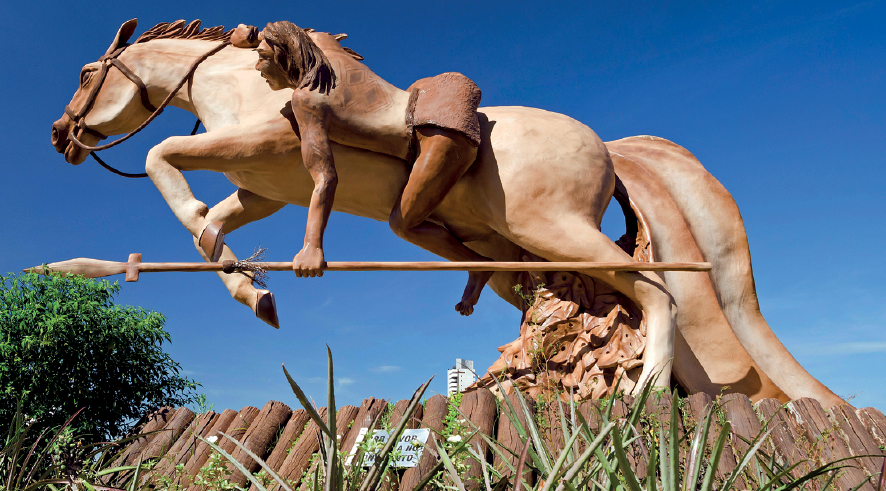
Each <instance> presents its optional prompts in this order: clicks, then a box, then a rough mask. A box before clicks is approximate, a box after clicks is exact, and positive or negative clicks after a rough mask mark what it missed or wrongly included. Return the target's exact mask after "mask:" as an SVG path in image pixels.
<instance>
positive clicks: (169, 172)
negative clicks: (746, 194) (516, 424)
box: [52, 20, 842, 407]
mask: <svg viewBox="0 0 886 491" xmlns="http://www.w3.org/2000/svg"><path fill="white" fill-rule="evenodd" d="M135 24H136V22H135V20H133V21H129V22H127V23H125V24H123V26H121V28H120V30H119V31H118V33H117V36H116V38H115V39H114V41H113V43H112V44H111V46H110V47H109V48H108V51H107V53H106V54H105V56H104V57H102V59H100V60H99V61H97V62H93V63H89V64H87V65H86V66H84V68H83V70H82V72H81V77H80V80H81V85H80V87H79V88H78V89H77V91H76V92H75V94H74V97H73V98H72V100H71V102H70V104H69V105H68V107H67V108H66V111H65V114H64V115H63V116H62V118H61V119H59V120H58V121H56V122H55V123H54V124H53V135H52V143H53V145H54V146H55V148H56V149H57V150H58V151H59V152H61V153H64V155H65V160H67V161H68V162H69V163H72V164H75V165H76V164H80V163H82V162H83V161H84V160H85V159H86V158H87V156H88V154H89V151H90V150H91V149H101V148H105V147H107V145H98V143H99V142H100V141H101V140H102V139H104V138H106V135H119V134H124V133H130V135H127V138H128V136H131V134H132V133H133V132H134V131H137V130H139V129H141V128H142V127H144V125H145V124H146V122H149V121H150V120H151V119H153V117H155V116H156V115H157V114H158V111H156V109H157V108H158V107H159V109H160V110H161V111H162V109H163V107H165V105H166V104H169V105H172V106H175V107H179V108H182V109H184V110H186V111H189V112H191V113H193V114H195V115H197V116H198V117H199V118H200V120H201V121H202V122H203V124H204V126H205V128H206V132H205V133H202V134H196V135H192V136H174V137H171V138H167V139H166V140H164V141H163V142H161V143H159V144H158V145H156V146H155V147H153V148H152V149H151V150H150V152H149V153H148V156H147V161H146V172H147V174H148V175H149V176H150V177H151V179H152V180H153V182H154V184H155V185H156V186H157V188H158V189H159V190H160V192H161V194H162V195H163V197H164V199H165V200H166V202H167V203H168V204H169V205H170V208H171V209H172V211H173V213H174V214H175V215H176V217H177V218H178V219H179V220H180V221H181V223H182V224H183V225H184V226H185V228H186V229H187V230H188V231H189V232H190V233H191V235H192V236H193V238H194V241H195V245H196V246H197V249H198V251H199V252H200V253H201V255H202V256H203V257H204V259H206V260H207V261H212V260H236V257H235V256H234V253H233V252H232V251H231V250H230V248H228V246H227V245H224V244H223V233H231V232H233V231H235V230H236V229H238V228H239V227H241V226H243V225H245V224H247V223H250V222H252V221H255V220H259V219H262V218H265V217H267V216H269V215H271V214H273V213H275V212H276V211H278V210H280V209H281V208H283V207H284V206H285V205H287V204H296V205H300V206H306V207H309V220H308V221H309V223H308V227H307V233H306V239H305V247H303V248H302V250H301V251H300V252H299V255H297V256H296V260H295V261H294V263H293V264H294V268H295V269H296V272H297V274H301V275H314V274H318V272H319V268H318V264H322V261H323V257H322V255H319V256H318V255H316V254H306V253H305V251H307V250H309V249H310V248H311V247H316V246H320V247H322V231H323V227H324V226H325V221H326V219H327V218H328V216H329V211H331V210H337V211H342V212H345V213H350V214H354V215H359V216H363V217H367V218H372V219H375V220H390V222H391V224H392V228H393V229H394V231H395V232H396V233H397V234H398V235H400V236H401V237H403V238H405V239H407V240H410V241H412V242H414V243H416V244H418V245H420V246H422V247H424V248H426V249H428V250H430V251H432V252H435V253H436V254H438V255H441V256H443V257H444V258H446V259H450V260H462V261H463V260H485V259H492V260H495V261H519V260H521V258H522V257H523V256H524V255H526V253H530V254H531V255H534V256H537V257H540V258H543V259H545V260H548V261H581V262H600V261H603V262H618V261H622V262H624V261H630V260H631V258H630V256H629V255H628V254H626V252H625V251H624V250H623V249H622V248H621V247H619V246H618V245H616V244H615V243H613V242H612V241H611V240H609V239H608V238H607V237H606V236H605V235H603V234H602V233H601V232H600V221H601V219H602V217H603V214H604V212H605V211H606V208H607V206H608V204H609V202H610V200H611V199H612V198H613V195H614V196H615V198H616V199H617V200H618V201H619V203H620V205H621V207H622V209H623V210H624V211H625V214H626V223H627V225H628V227H627V228H628V231H629V233H630V232H632V231H633V233H636V232H637V231H638V230H640V229H642V230H643V231H644V233H645V236H646V237H648V238H649V240H650V242H651V249H652V254H653V255H654V256H655V260H657V261H708V262H710V263H711V264H712V267H713V269H712V271H711V272H710V273H709V274H702V273H686V272H676V271H668V272H664V273H662V274H660V275H659V274H655V273H651V272H638V271H588V272H587V274H588V275H590V276H593V277H594V278H596V279H598V280H601V281H603V282H605V283H607V284H609V285H611V286H612V287H613V288H615V289H616V290H618V291H620V292H622V293H623V294H624V295H625V296H627V297H628V298H630V299H631V300H632V301H634V302H635V303H636V304H637V305H638V306H639V307H640V309H641V310H642V312H643V315H644V318H645V321H646V325H647V331H648V338H647V344H646V348H645V351H644V353H643V363H644V366H643V373H642V375H641V379H642V380H647V379H650V378H652V377H653V376H655V374H657V378H656V383H658V384H660V385H667V383H668V381H669V379H670V376H671V369H672V368H673V374H674V377H675V378H676V379H677V381H678V382H679V383H680V384H681V385H682V386H683V387H684V388H686V389H687V390H689V391H690V392H696V391H704V392H709V393H718V392H719V391H720V390H721V389H722V388H723V387H726V386H728V387H729V390H731V391H736V392H742V393H745V394H747V395H749V396H751V397H752V398H753V399H755V400H756V399H759V398H765V397H777V398H781V399H782V400H788V399H795V398H799V397H814V398H816V399H818V400H819V401H821V402H822V403H823V404H824V405H825V406H826V407H830V406H833V405H836V404H840V403H842V400H841V399H840V398H839V397H838V396H836V395H834V394H833V393H832V392H831V391H830V390H829V389H827V387H825V386H824V385H823V384H821V383H820V382H819V381H817V380H816V379H815V378H813V377H812V376H810V375H809V374H808V373H807V372H806V371H805V370H804V369H803V368H802V367H801V366H800V365H799V364H798V363H797V362H796V361H795V360H794V358H793V357H792V356H791V355H790V353H788V351H787V350H786V349H785V348H784V346H783V345H782V344H781V343H780V341H779V340H778V339H777V337H776V336H775V335H774V334H773V333H772V331H771V329H770V328H769V326H768V325H767V323H766V321H765V319H763V317H762V315H761V314H760V311H759V304H758V301H757V298H756V292H755V288H754V280H753V274H752V271H751V262H750V252H749V248H748V243H747V236H746V233H745V230H744V226H743V223H742V220H741V216H740V214H739V212H738V208H737V206H736V205H735V202H734V201H733V199H732V197H731V195H730V194H729V193H728V192H727V191H726V190H725V189H724V188H723V186H722V185H721V184H720V183H719V182H718V181H717V180H716V179H715V178H714V177H713V176H711V175H710V174H709V173H708V172H707V171H706V170H705V169H704V168H703V167H702V165H701V164H700V163H699V162H698V161H697V160H696V159H695V158H694V157H693V156H692V154H691V153H689V152H688V151H686V150H685V149H683V148H682V147H680V146H678V145H675V144H674V143H671V142H669V141H667V140H664V139H661V138H657V137H648V136H639V137H630V138H624V139H621V140H617V141H613V142H607V143H604V142H602V141H601V140H600V139H599V137H598V136H597V135H596V134H595V133H594V132H593V131H592V130H591V129H590V128H588V127H587V126H585V125H583V124H581V123H579V122H578V121H575V120H574V119H571V118H569V117H567V116H564V115H561V114H556V113H552V112H548V111H543V110H540V109H534V108H526V107H487V108H479V109H477V110H476V117H477V120H476V123H477V126H478V136H477V141H472V140H471V138H470V136H471V135H469V134H467V132H466V131H465V127H464V126H461V127H455V128H454V130H453V126H457V125H444V126H442V127H441V126H436V125H434V123H433V121H431V122H430V123H428V124H419V125H413V126H410V123H409V121H408V119H407V117H406V116H407V114H409V111H410V110H414V109H415V104H417V102H416V98H417V99H418V102H421V97H422V95H421V94H418V95H417V96H416V95H415V94H417V92H418V91H415V90H413V91H401V90H399V89H396V88H394V87H393V86H390V84H388V83H387V82H385V81H384V80H382V79H381V78H380V77H378V76H377V75H376V74H374V73H373V72H372V71H371V70H369V69H368V68H367V67H366V66H365V65H364V64H363V63H361V62H360V60H361V59H362V58H361V57H360V56H359V55H356V53H354V52H353V51H352V50H349V49H347V48H344V47H342V46H341V44H340V41H341V40H342V39H343V38H344V36H343V35H336V36H333V35H330V34H328V33H318V32H312V31H310V30H305V31H304V34H305V37H306V38H307V39H308V40H309V41H310V44H311V45H313V46H315V47H317V48H318V50H319V51H318V52H314V53H313V55H315V56H317V55H322V56H324V57H325V58H326V60H327V61H328V67H329V68H330V70H331V71H332V72H334V73H335V74H336V79H337V80H338V82H337V83H336V84H335V85H332V84H329V85H325V86H322V87H321V86H320V84H319V83H318V85H317V86H315V87H310V85H309V86H308V87H298V86H297V85H296V83H298V82H299V80H297V77H296V79H295V80H293V77H291V75H292V72H289V73H288V74H287V69H289V68H292V67H291V66H288V65H287V63H291V60H286V59H282V58H281V56H282V55H281V53H283V52H284V51H285V49H284V50H281V48H280V46H281V45H282V44H284V43H281V42H280V41H274V40H272V39H268V41H269V43H266V44H265V45H264V46H263V47H260V48H259V50H258V51H255V50H251V49H240V48H237V47H235V46H230V45H229V42H230V36H231V32H227V33H224V32H222V30H221V29H220V28H212V29H203V30H201V29H200V28H199V21H195V22H192V23H190V24H187V25H186V24H185V23H184V21H178V22H175V23H171V24H170V23H164V24H160V25H158V26H155V27H154V28H153V29H151V30H149V31H147V32H146V33H145V34H143V35H142V36H141V37H139V38H138V39H137V40H136V41H135V42H134V43H132V44H128V40H129V38H130V37H131V35H132V34H133V33H134V30H135ZM245 37H247V38H249V37H251V38H252V39H250V40H249V42H254V41H255V40H256V36H255V33H254V31H247V32H246V35H245ZM284 48H285V47H284ZM305 52H308V51H305ZM257 64H258V66H256V65H257ZM158 67H162V69H158ZM112 68H114V69H112ZM256 68H258V69H261V73H260V72H259V71H258V70H256ZM273 70H281V71H282V72H283V74H284V75H286V76H281V77H279V78H278V79H277V80H275V76H274V74H273V73H271V74H270V75H269V72H271V71H273ZM262 75H264V76H265V77H266V78H267V79H268V80H267V81H266V80H264V79H263V78H262ZM296 75H297V74H296ZM287 81H288V85H290V86H295V89H293V88H290V87H280V86H279V85H283V84H286V82H287ZM275 84H276V85H275ZM185 85H187V88H186V89H183V90H179V89H182V88H183V87H184V86H185ZM418 85H419V86H418V87H417V88H418V89H419V91H420V90H422V89H426V91H428V92H433V91H434V89H435V87H431V88H427V87H426V86H425V85H422V84H418ZM312 88H313V89H322V90H313V91H312V90H310V89H312ZM274 89H278V90H274ZM466 97H468V98H469V97H471V96H470V94H469V93H468V96H466ZM410 99H411V100H410ZM477 99H478V100H479V97H477ZM331 102H335V103H336V104H338V107H339V108H341V107H344V108H347V107H348V105H351V107H352V108H353V109H354V110H353V111H350V112H349V111H338V112H334V111H332V109H331ZM468 102H470V101H468ZM358 116H359V117H358ZM416 134H417V137H416ZM379 135H381V137H379ZM475 144H476V145H475ZM474 153H475V154H476V157H474ZM413 156H414V158H415V161H414V162H415V165H414V166H413V165H412V164H413V161H412V159H413ZM333 159H334V166H333V165H332V162H333ZM447 163H448V164H452V165H451V167H446V168H442V169H441V166H443V164H447ZM444 167H445V166H444ZM330 168H331V169H333V170H332V172H330ZM189 170H212V171H216V172H222V173H224V174H225V176H226V177H227V178H228V179H229V180H230V181H231V182H232V183H234V185H236V186H237V188H238V189H237V191H235V192H234V193H233V194H232V195H231V196H229V197H228V198H226V199H225V200H223V201H222V202H220V203H218V204H217V205H215V206H213V207H212V208H209V207H208V206H207V205H205V204H204V203H203V202H201V201H199V200H198V199H196V198H195V197H194V196H193V194H192V193H191V191H190V188H189V186H188V184H187V182H186V180H185V178H184V175H183V171H189ZM441 176H442V181H445V180H446V179H449V181H451V182H437V181H438V180H441ZM330 184H331V185H332V186H331V188H332V190H333V193H334V201H333V200H332V199H331V197H332V194H330V192H329V191H330ZM404 190H406V191H405V192H404ZM330 205H331V206H330ZM222 231H223V233H222ZM201 238H203V239H204V240H202V241H201V240H200V239H201ZM207 253H208V254H207ZM209 255H212V256H214V257H209ZM318 261H319V262H318ZM487 276H488V275H474V276H472V277H471V280H470V281H469V285H468V287H467V288H466V291H465V294H464V296H463V298H462V302H460V303H459V305H458V306H457V309H458V310H460V311H462V313H465V314H467V313H470V310H471V309H472V307H473V304H474V303H476V299H477V297H478V296H479V292H480V290H481V289H482V287H483V284H485V283H486V279H487ZM220 277H221V278H222V281H223V282H224V283H225V286H226V287H227V288H228V290H229V291H230V293H231V295H232V296H233V297H234V298H235V299H236V300H237V301H239V302H240V303H243V304H244V305H247V306H249V307H250V308H251V309H252V310H253V311H254V312H255V313H256V315H257V316H258V317H259V318H261V319H263V320H265V321H266V322H269V323H271V324H275V323H276V308H275V305H274V302H273V297H272V295H271V294H270V292H268V291H266V290H261V289H257V288H255V287H254V285H253V282H252V280H251V278H250V277H248V276H245V275H225V274H220ZM516 283H517V276H516V273H513V272H510V273H509V272H497V273H495V274H492V275H491V277H488V284H489V285H490V287H491V288H492V289H493V290H494V291H495V292H496V293H497V294H498V295H500V296H501V297H502V298H504V299H505V300H507V301H508V302H510V303H512V304H513V305H515V306H518V307H519V306H521V302H522V300H521V299H520V298H519V297H517V296H516V295H515V293H514V292H513V289H512V286H513V285H514V284H516ZM677 312H679V316H678V315H677Z"/></svg>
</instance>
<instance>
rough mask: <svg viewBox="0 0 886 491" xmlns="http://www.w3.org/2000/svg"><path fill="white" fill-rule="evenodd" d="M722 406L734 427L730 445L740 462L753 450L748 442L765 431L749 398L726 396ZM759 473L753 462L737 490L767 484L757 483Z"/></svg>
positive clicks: (746, 469) (737, 460) (743, 474)
mask: <svg viewBox="0 0 886 491" xmlns="http://www.w3.org/2000/svg"><path fill="white" fill-rule="evenodd" d="M720 404H721V406H722V407H723V411H725V413H726V420H727V421H729V423H730V424H731V425H732V435H731V437H730V439H729V443H730V445H731V447H732V452H733V454H734V456H735V461H736V462H740V461H741V458H742V457H743V456H744V455H745V454H746V453H747V452H748V450H750V448H751V445H750V444H749V443H748V442H753V441H754V439H755V438H757V436H758V435H759V434H760V432H761V431H763V426H762V425H761V424H760V420H759V419H757V413H756V411H754V406H753V405H752V404H751V400H750V399H748V396H746V395H744V394H739V393H731V394H726V395H724V396H723V397H722V398H720ZM761 448H762V447H761ZM766 450H770V451H771V448H769V449H764V451H766ZM758 471H759V469H757V467H756V464H755V463H754V462H753V461H752V462H751V463H750V464H749V465H748V466H746V467H745V469H744V471H743V472H742V476H741V477H740V478H739V479H738V480H736V486H737V488H738V489H747V488H753V487H755V486H754V485H753V484H751V483H756V487H759V486H762V485H763V484H765V483H757V482H756V481H757V479H756V476H757V472H758Z"/></svg>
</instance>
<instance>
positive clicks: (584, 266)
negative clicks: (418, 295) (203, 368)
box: [139, 261, 711, 273]
mask: <svg viewBox="0 0 886 491" xmlns="http://www.w3.org/2000/svg"><path fill="white" fill-rule="evenodd" d="M250 264H253V265H255V266H257V267H260V268H261V269H263V270H265V271H292V262H291V261H290V262H285V261H284V262H256V263H250ZM224 268H225V263H141V265H140V266H139V271H141V272H142V273H154V272H160V271H222V270H224ZM323 270H324V271H579V270H582V271H589V270H593V271H710V270H711V264H710V263H588V262H556V263H554V262H501V261H489V262H484V261H480V262H467V261H466V262H450V261H427V262H420V261H405V262H388V261H330V262H327V263H326V266H324V267H323Z"/></svg>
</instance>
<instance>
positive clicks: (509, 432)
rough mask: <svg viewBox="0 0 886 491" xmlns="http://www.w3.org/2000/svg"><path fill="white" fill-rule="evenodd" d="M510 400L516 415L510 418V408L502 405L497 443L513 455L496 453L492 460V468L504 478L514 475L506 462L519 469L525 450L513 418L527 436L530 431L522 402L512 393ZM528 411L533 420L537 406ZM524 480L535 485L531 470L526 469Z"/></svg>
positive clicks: (531, 406)
mask: <svg viewBox="0 0 886 491" xmlns="http://www.w3.org/2000/svg"><path fill="white" fill-rule="evenodd" d="M508 400H509V401H511V405H513V406H514V411H515V414H511V416H510V417H509V416H508V413H507V411H508V407H507V405H506V404H505V403H502V404H501V412H500V413H499V416H498V428H497V431H496V441H497V442H498V443H499V444H500V445H501V446H502V447H504V448H506V449H508V450H510V451H511V453H513V454H514V455H512V454H511V453H508V452H507V451H506V450H505V451H503V452H504V453H505V458H504V459H502V457H501V456H500V455H499V454H498V452H496V453H495V457H494V458H493V460H492V466H493V467H494V468H495V469H496V470H498V471H499V472H500V473H501V475H502V476H504V477H508V478H510V477H512V476H513V475H514V471H512V470H511V469H510V468H508V466H507V465H505V462H508V463H509V464H510V465H511V467H513V468H514V469H516V468H517V458H518V456H519V454H520V451H521V450H523V444H524V440H523V439H522V438H520V433H519V431H518V429H517V426H516V425H515V424H514V423H513V422H512V421H511V418H515V419H516V420H517V421H518V422H519V423H520V425H521V426H522V427H523V431H524V432H526V434H527V436H528V434H529V429H528V426H527V421H526V413H525V412H524V411H523V406H521V405H520V400H519V398H518V396H517V394H516V393H511V394H510V395H509V396H508ZM527 409H528V410H529V415H530V417H531V418H535V405H533V404H529V405H528V407H527ZM523 480H525V481H526V483H527V484H528V485H529V486H534V485H535V475H534V473H533V472H532V470H531V469H526V471H525V472H524V473H523Z"/></svg>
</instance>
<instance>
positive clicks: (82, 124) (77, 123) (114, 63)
mask: <svg viewBox="0 0 886 491" xmlns="http://www.w3.org/2000/svg"><path fill="white" fill-rule="evenodd" d="M229 44H231V43H230V42H229V41H225V42H223V43H221V44H219V45H218V46H216V47H214V48H212V49H211V50H209V51H208V52H206V53H205V54H203V55H202V56H201V57H200V58H198V59H197V60H196V61H194V63H192V64H191V67H190V68H189V69H188V71H187V73H185V76H184V77H182V79H181V81H180V82H179V83H178V85H176V86H175V88H174V89H172V92H170V93H169V95H168V96H166V99H164V100H163V102H162V103H161V104H160V106H159V107H154V105H153V104H151V101H150V99H149V98H148V88H147V86H145V83H144V82H143V81H142V79H141V78H140V77H139V76H138V75H136V74H135V73H133V71H132V70H130V69H129V68H128V67H127V66H126V65H124V64H123V62H122V61H120V60H119V59H118V57H119V56H120V54H121V53H123V51H124V50H125V49H126V48H127V47H129V46H130V45H128V44H127V45H125V46H123V47H121V48H118V49H116V50H115V51H114V52H113V53H110V54H107V55H104V56H102V57H101V58H99V60H98V61H100V62H101V68H99V70H98V74H97V76H98V79H97V83H95V84H93V86H92V89H90V91H89V95H87V96H86V102H84V103H83V105H82V106H80V109H79V110H77V111H76V112H75V111H74V110H73V109H72V108H71V105H70V104H68V105H67V106H65V114H67V115H68V117H69V118H71V120H72V121H73V122H74V129H75V130H76V129H79V130H80V134H81V135H82V134H83V133H88V134H90V135H92V136H95V137H98V138H99V139H100V140H104V139H106V138H107V136H105V135H103V134H101V133H99V132H98V131H95V130H93V129H92V128H89V127H88V126H86V114H87V113H89V111H90V110H91V109H92V106H93V105H94V104H95V99H96V98H97V97H98V93H99V91H100V90H101V88H102V85H103V84H104V82H105V78H106V77H107V75H108V71H110V69H111V67H115V68H117V69H118V70H120V73H122V74H123V76H125V77H126V78H128V79H129V80H131V81H132V83H134V84H135V85H136V86H137V87H138V90H139V95H140V96H141V103H142V106H144V107H145V109H147V110H148V111H150V112H151V115H150V116H149V117H148V119H146V120H145V121H144V122H143V123H142V124H140V125H139V126H138V127H137V128H136V129H134V130H132V131H130V132H129V133H127V134H126V135H125V136H123V137H122V138H119V139H117V140H115V141H112V142H110V143H106V144H104V145H98V146H95V147H90V146H89V145H85V144H83V143H82V142H80V140H78V139H77V137H76V136H75V135H74V130H72V131H71V132H70V133H69V134H68V139H69V140H71V142H72V143H74V144H75V145H77V146H78V147H80V148H82V149H83V150H89V154H90V155H91V156H92V158H94V159H95V160H96V161H97V162H98V163H99V164H101V165H102V166H103V167H104V168H106V169H108V170H110V171H111V172H114V173H115V174H118V175H121V176H124V177H147V176H148V175H147V174H128V173H125V172H121V171H118V170H117V169H114V168H113V167H111V166H109V165H108V164H106V163H104V162H103V161H102V160H101V159H100V158H99V157H98V156H97V155H96V154H95V152H99V151H102V150H107V149H109V148H111V147H115V146H117V145H119V144H121V143H123V142H124V141H126V140H128V139H129V138H130V137H132V136H133V135H135V134H136V133H138V132H139V131H141V130H143V129H144V128H145V127H146V126H148V124H150V123H151V121H153V120H154V118H156V117H157V116H159V115H160V114H161V113H162V112H163V110H164V109H165V108H166V106H168V105H169V103H170V102H172V99H173V97H175V94H177V93H178V91H179V90H181V88H182V87H184V85H185V83H187V81H188V80H189V79H190V78H191V77H192V76H193V75H194V72H195V71H196V70H197V67H198V66H200V63H203V62H204V61H206V59H207V58H209V57H210V56H212V55H214V54H216V53H218V52H219V51H221V50H222V49H224V48H225V46H228V45H229ZM199 125H200V120H199V119H198V120H197V125H196V126H194V131H193V132H191V134H192V135H193V134H195V133H196V132H197V128H198V127H199Z"/></svg>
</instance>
